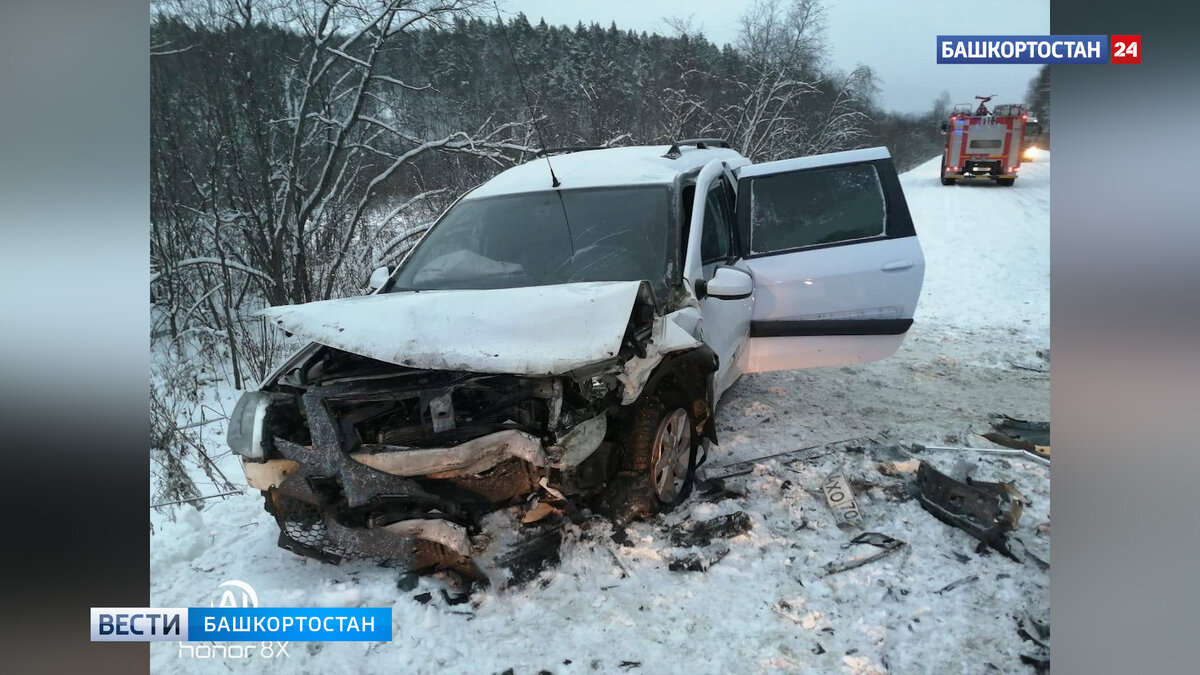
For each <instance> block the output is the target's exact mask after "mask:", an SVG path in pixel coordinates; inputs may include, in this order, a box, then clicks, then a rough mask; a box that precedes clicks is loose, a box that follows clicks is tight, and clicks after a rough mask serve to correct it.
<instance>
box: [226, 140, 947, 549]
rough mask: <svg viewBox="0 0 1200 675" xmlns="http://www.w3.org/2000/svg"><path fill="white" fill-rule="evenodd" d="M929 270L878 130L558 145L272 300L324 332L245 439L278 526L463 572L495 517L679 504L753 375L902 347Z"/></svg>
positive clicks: (258, 398) (305, 325)
mask: <svg viewBox="0 0 1200 675" xmlns="http://www.w3.org/2000/svg"><path fill="white" fill-rule="evenodd" d="M923 275H924V258H923V256H922V253H921V247H920V245H919V243H918V241H917V236H916V232H915V231H914V228H913V222H912V219H911V217H910V215H909V211H908V206H907V205H906V203H905V199H904V194H903V192H902V190H901V187H900V182H899V180H898V178H897V175H896V170H895V168H894V167H893V165H892V161H891V159H890V156H889V155H888V152H887V150H886V149H883V148H873V149H867V150H855V151H850V152H841V153H835V154H829V155H821V156H815V157H803V158H797V159H788V160H782V161H776V162H769V163H764V164H752V163H751V162H750V161H749V160H748V159H746V158H745V157H742V156H741V155H740V154H738V153H737V152H735V151H734V150H732V149H729V148H728V146H727V144H725V143H724V142H722V141H717V140H711V139H702V140H692V141H681V142H679V143H675V144H673V145H671V146H657V147H622V148H609V149H593V150H584V151H570V152H565V153H562V154H551V155H550V156H549V157H548V158H539V159H536V160H534V161H531V162H529V163H527V164H524V165H521V166H517V167H515V168H512V169H509V170H507V171H505V172H503V173H501V174H500V175H498V176H496V177H495V178H493V179H492V180H490V181H488V182H487V183H484V184H483V185H481V186H479V187H478V188H476V189H475V190H473V191H471V192H469V193H468V194H466V195H464V196H463V197H462V198H461V199H459V200H458V202H457V203H455V204H454V205H453V206H452V207H451V208H450V209H448V210H447V211H446V212H445V213H444V214H443V215H442V216H441V218H440V219H439V220H438V222H437V223H436V224H435V225H434V226H433V227H432V228H431V229H430V230H429V231H428V233H427V234H425V235H424V237H423V239H422V240H421V241H420V243H419V244H418V245H417V246H416V247H415V248H414V249H413V251H412V252H411V253H410V254H409V255H408V256H407V258H406V259H405V260H404V261H403V263H402V264H401V265H400V266H399V267H398V268H397V269H395V270H394V271H392V270H388V269H380V270H376V273H375V274H374V275H372V286H373V290H374V292H373V293H372V294H371V295H368V296H365V297H359V298H350V299H343V300H329V301H323V302H313V303H309V304H304V305H294V306H285V307H275V308H272V309H270V310H268V311H267V314H268V316H269V317H270V319H271V321H273V322H274V323H275V324H276V325H277V326H278V327H279V328H281V329H284V330H286V331H289V332H291V333H295V334H298V335H300V336H302V337H305V338H307V339H310V340H312V344H310V345H309V346H308V347H306V348H304V349H303V350H301V351H300V352H299V353H297V354H296V355H295V356H293V357H292V358H291V359H289V360H288V361H287V362H286V363H284V364H283V365H282V366H281V367H280V368H279V369H278V370H277V371H276V372H275V373H274V374H273V375H272V376H271V377H270V378H269V379H268V380H267V381H266V383H265V384H264V386H263V387H262V388H261V390H259V391H253V392H247V393H246V394H245V395H244V396H243V397H242V399H241V400H240V401H239V403H238V406H237V408H236V410H235V411H234V414H233V418H232V422H231V425H230V429H229V435H228V440H229V445H230V448H231V449H232V450H233V451H234V452H236V453H238V454H239V455H241V457H242V459H243V466H244V468H245V473H246V478H247V480H248V481H249V484H250V485H251V486H253V487H255V488H257V489H259V490H261V491H262V492H263V493H264V495H265V496H266V504H267V510H268V511H270V512H271V513H272V514H274V516H275V518H276V519H277V521H278V522H279V525H280V529H281V534H280V545H281V546H283V547H285V548H287V549H289V550H292V551H295V552H297V553H300V554H303V555H308V556H312V557H316V558H319V559H322V560H326V561H329V562H337V561H340V560H342V559H344V558H351V557H369V558H378V559H383V560H390V561H394V562H396V563H398V564H400V565H403V566H405V567H408V568H410V569H413V570H417V571H425V570H430V569H436V568H450V569H457V570H459V571H467V573H469V570H470V569H472V564H473V563H472V560H473V559H475V558H478V557H480V556H481V555H483V553H484V551H485V550H486V549H487V548H488V546H489V543H490V542H492V541H493V540H494V538H495V533H491V534H488V533H487V532H486V531H485V530H486V529H487V528H485V527H483V526H482V524H483V522H484V520H485V519H487V518H489V517H490V516H489V514H494V513H496V512H499V511H503V510H508V511H512V512H514V513H516V514H518V515H519V514H520V513H521V512H522V510H524V511H533V510H536V509H537V508H541V509H545V508H546V506H545V505H547V504H548V505H550V506H556V507H558V508H560V509H564V510H568V511H570V509H571V508H572V505H573V504H586V503H588V501H589V500H594V499H601V498H603V497H605V494H606V491H610V490H611V489H612V486H613V485H614V484H618V483H620V482H621V481H625V483H626V484H634V485H641V486H643V487H642V489H643V491H644V492H646V493H648V494H650V495H652V499H651V502H652V504H653V505H654V506H655V508H670V507H672V506H674V505H676V504H678V503H679V502H680V501H682V500H683V499H685V498H686V497H687V495H688V493H689V491H690V490H691V487H692V483H693V481H694V477H695V474H696V468H697V466H699V465H700V464H702V463H703V462H704V461H705V460H706V459H707V458H708V456H709V454H710V453H711V452H712V451H713V450H714V449H715V447H717V446H718V443H719V439H718V438H717V434H716V429H715V425H714V423H713V414H714V410H715V408H716V405H717V402H718V401H719V400H720V398H721V395H722V393H723V392H724V391H725V390H726V389H728V388H729V386H730V385H732V384H733V383H734V381H735V380H737V378H738V377H739V376H740V375H743V374H745V373H755V372H763V371H771V370H785V369H797V368H811V367H817V366H842V365H847V364H854V363H862V362H866V361H873V360H877V359H882V358H886V357H887V356H889V355H891V354H893V353H894V352H895V351H896V349H897V348H898V347H899V346H900V344H901V342H902V341H903V340H904V336H905V333H906V332H907V330H908V329H909V326H910V325H911V324H912V317H913V312H914V310H915V309H916V304H917V298H918V296H919V295H920V290H921V282H922V278H923ZM797 393H798V394H799V392H797ZM527 520H529V519H528V518H527ZM515 522H520V519H519V518H518V519H516V521H515Z"/></svg>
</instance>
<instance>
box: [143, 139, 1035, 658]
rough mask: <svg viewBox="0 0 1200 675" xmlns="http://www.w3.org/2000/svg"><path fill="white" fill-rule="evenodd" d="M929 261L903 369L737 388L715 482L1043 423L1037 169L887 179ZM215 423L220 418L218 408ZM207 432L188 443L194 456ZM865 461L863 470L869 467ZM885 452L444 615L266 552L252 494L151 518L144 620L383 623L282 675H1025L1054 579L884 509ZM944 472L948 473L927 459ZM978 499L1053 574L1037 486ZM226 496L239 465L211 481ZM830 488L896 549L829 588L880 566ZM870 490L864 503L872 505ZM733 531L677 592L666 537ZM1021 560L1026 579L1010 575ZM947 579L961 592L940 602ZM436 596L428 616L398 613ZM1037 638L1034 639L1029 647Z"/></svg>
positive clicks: (586, 557) (765, 477) (904, 502)
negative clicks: (228, 599) (995, 175)
mask: <svg viewBox="0 0 1200 675" xmlns="http://www.w3.org/2000/svg"><path fill="white" fill-rule="evenodd" d="M902 180H903V183H904V188H905V193H906V195H907V197H908V201H909V206H910V208H911V210H912V213H913V218H914V220H915V222H916V225H917V231H918V234H919V235H920V237H921V242H922V245H923V247H924V250H925V255H926V261H927V268H926V277H925V287H924V291H923V297H922V299H921V305H920V307H919V309H918V313H917V320H916V324H915V325H914V327H913V330H912V331H911V332H910V334H909V337H908V339H907V340H906V342H905V345H904V347H903V348H902V349H901V351H900V352H899V353H898V354H897V355H896V356H894V357H892V358H891V359H888V360H886V361H882V362H879V363H874V364H868V365H865V366H859V367H853V368H840V369H823V370H813V371H803V372H796V373H771V374H764V375H758V376H751V377H746V378H743V380H742V381H741V382H739V383H738V384H737V385H735V386H734V388H733V389H731V390H730V392H729V393H728V394H727V396H726V399H725V401H724V402H723V403H722V408H721V409H720V411H719V412H718V423H719V427H718V432H719V436H720V437H721V439H722V444H721V446H722V447H721V448H720V450H719V451H718V452H717V453H716V454H715V455H714V456H713V458H712V459H711V464H712V465H714V466H716V465H721V464H726V463H729V462H733V461H737V460H742V459H752V458H757V457H761V456H764V455H769V454H772V453H778V452H784V451H787V450H793V449H798V448H801V447H807V446H814V445H819V444H822V443H830V442H834V441H840V440H843V439H848V438H858V439H862V441H860V442H863V443H865V442H866V441H868V440H873V441H876V442H878V443H879V444H881V445H882V446H889V445H891V446H894V445H898V444H909V443H925V444H941V445H974V446H981V447H982V446H988V445H989V444H988V443H987V442H986V441H983V440H982V439H979V438H978V437H975V436H973V435H972V433H971V432H972V431H984V430H985V429H986V428H987V422H988V416H989V414H991V413H1007V414H1009V415H1012V416H1014V417H1021V418H1027V419H1037V420H1045V419H1049V411H1050V407H1049V389H1050V386H1049V374H1048V372H1040V371H1048V370H1049V361H1048V356H1049V353H1048V352H1049V326H1050V323H1049V239H1050V236H1049V235H1050V232H1049V227H1050V162H1049V155H1045V156H1043V157H1042V158H1041V159H1040V161H1038V162H1036V163H1032V164H1026V165H1024V166H1023V167H1022V175H1021V178H1020V179H1018V180H1017V182H1016V185H1015V186H1013V187H1011V188H1002V187H996V186H994V185H992V184H990V183H989V184H979V185H959V186H955V187H943V186H942V185H941V184H940V183H939V181H938V164H937V160H936V159H935V160H931V161H930V162H928V163H926V164H924V165H922V166H920V167H917V168H916V169H914V170H912V171H910V172H908V173H906V174H904V176H903V177H902ZM205 396H206V399H207V400H208V402H209V404H210V405H212V406H214V407H217V408H218V409H220V408H223V409H224V410H232V408H233V403H234V392H232V391H230V390H229V389H227V388H221V387H213V388H212V389H211V390H210V391H208V392H205ZM218 427H222V425H219V424H213V425H208V426H206V427H203V429H204V434H205V440H206V443H207V444H208V447H210V448H214V449H216V448H220V447H221V446H222V444H223V443H222V435H223V431H224V430H223V428H218ZM872 447H874V446H872ZM893 452H894V451H887V450H884V449H881V448H877V449H873V450H871V449H869V450H867V451H865V452H864V451H860V452H834V453H830V454H827V455H825V456H823V457H820V458H818V459H815V460H811V461H803V462H796V463H793V464H787V463H786V460H784V461H780V460H771V461H767V462H763V463H760V464H759V465H757V467H756V468H755V470H754V471H753V473H751V474H750V475H747V476H743V477H739V478H731V479H729V480H728V481H727V484H728V488H729V489H730V490H731V491H733V492H736V493H740V494H741V495H742V496H736V495H729V494H727V495H725V496H724V497H721V498H714V499H711V500H705V499H702V498H698V497H693V498H692V499H691V500H689V501H688V502H687V503H686V504H685V505H684V506H682V507H681V508H679V509H677V510H676V511H675V512H674V513H672V514H670V515H669V516H665V517H660V518H658V519H656V520H653V521H650V522H642V523H637V524H635V525H633V526H632V527H631V528H630V530H629V540H628V542H627V543H626V545H623V546H622V545H618V544H616V543H614V542H613V541H612V540H611V539H610V536H609V535H611V534H612V532H611V529H610V528H611V526H610V525H608V524H607V523H606V522H604V521H602V520H599V519H597V520H596V521H594V522H590V523H588V524H587V526H586V527H582V528H580V527H572V528H570V529H569V531H568V532H567V536H566V538H565V544H564V546H563V550H562V564H561V565H560V566H558V567H557V568H554V569H552V570H549V571H547V572H544V573H543V574H542V575H541V576H540V577H539V578H538V579H537V580H535V581H534V582H533V583H531V584H529V585H528V586H526V587H523V588H521V589H518V590H509V591H494V590H488V591H483V592H479V593H476V594H475V595H474V596H473V597H472V600H471V602H470V603H467V604H460V605H454V606H448V605H447V604H446V603H445V602H444V601H443V600H442V598H441V596H440V594H439V593H438V591H437V588H438V584H437V582H436V581H434V580H430V579H422V580H421V581H420V585H419V587H418V588H416V589H414V590H410V591H401V590H399V589H398V588H397V587H396V581H397V576H398V575H397V572H396V571H395V570H389V569H385V568H380V567H375V566H372V565H369V564H366V563H350V564H343V565H341V566H337V567H334V566H329V565H323V564H320V563H317V562H315V561H312V560H307V559H303V558H300V557H297V556H295V555H293V554H291V553H288V552H286V551H284V550H282V549H279V548H278V547H277V546H276V543H275V542H276V537H277V534H278V531H277V528H276V526H275V523H274V521H273V520H272V519H271V518H270V516H268V515H267V514H266V513H265V512H263V510H262V500H261V498H260V497H259V496H258V495H257V493H251V494H246V495H242V496H237V497H233V498H228V499H223V500H213V501H210V502H209V503H208V504H207V505H206V507H205V508H204V509H203V511H199V512H198V511H196V510H195V509H194V508H192V507H185V508H183V509H182V510H180V511H178V512H177V518H176V520H175V521H174V522H171V521H169V520H167V519H166V518H165V517H164V516H163V515H161V514H157V513H154V514H152V516H151V518H152V523H153V525H154V533H153V534H152V536H151V560H150V564H151V601H152V604H153V605H156V606H164V607H186V606H196V605H207V604H208V602H209V598H210V597H211V593H212V592H213V590H214V589H215V588H216V586H217V585H218V584H220V583H221V582H223V581H225V580H229V579H240V580H243V581H246V582H248V583H249V584H250V585H252V586H253V587H254V588H255V589H256V590H257V592H258V597H259V600H260V602H261V604H263V605H282V606H391V607H393V608H394V611H393V617H394V626H395V640H394V641H393V642H392V643H390V644H370V643H353V642H350V643H325V644H320V643H293V644H292V645H291V646H290V647H289V650H288V651H289V654H290V656H289V657H288V663H287V664H286V667H287V668H288V669H291V670H296V671H303V672H321V673H329V674H335V673H362V672H414V673H416V672H439V673H440V672H464V673H492V672H502V671H504V670H506V669H510V668H511V669H512V671H513V672H514V673H518V674H520V673H537V672H540V671H543V670H545V671H549V672H553V673H579V672H618V673H621V672H640V673H672V672H813V673H825V672H847V673H876V672H896V673H909V672H973V673H974V672H1031V671H1030V669H1029V666H1026V665H1023V664H1022V663H1021V662H1020V655H1021V654H1037V653H1038V651H1037V650H1036V649H1035V647H1034V646H1033V645H1032V643H1029V642H1024V641H1023V640H1022V638H1021V637H1019V636H1018V633H1017V631H1018V628H1019V623H1018V621H1019V620H1022V619H1024V618H1025V617H1032V618H1033V619H1035V620H1038V621H1044V622H1047V623H1048V621H1049V608H1050V593H1049V572H1048V571H1047V570H1045V569H1043V568H1042V567H1041V566H1040V565H1039V564H1037V563H1035V562H1034V561H1033V560H1032V559H1030V558H1027V561H1026V562H1025V563H1017V562H1013V561H1011V560H1009V559H1007V558H1004V557H1002V556H1000V555H998V554H995V553H990V554H979V553H977V552H976V543H977V542H976V541H975V540H974V539H972V538H970V537H969V536H968V535H967V534H965V533H963V532H961V531H959V530H956V529H953V528H951V527H949V526H946V525H944V524H942V523H941V522H939V521H937V520H935V519H934V518H933V517H932V516H930V515H929V514H928V513H926V512H925V511H924V510H922V509H921V507H920V506H919V505H918V504H917V502H916V501H915V500H913V499H910V498H905V497H904V496H903V495H901V494H899V492H898V491H897V490H896V489H895V488H897V486H899V485H900V484H901V483H903V482H905V481H911V479H912V477H911V476H900V477H889V476H885V475H883V474H881V473H880V472H879V471H878V470H877V467H878V465H879V464H880V463H881V462H883V461H887V460H891V459H895V458H896V457H895V456H894V454H893ZM922 457H923V458H924V459H928V460H929V461H931V462H933V463H934V464H936V465H937V466H939V467H940V468H942V469H943V470H946V471H949V470H950V469H951V468H952V467H954V465H955V457H954V455H952V454H950V453H936V454H935V453H925V454H924V455H922ZM969 459H970V460H971V461H972V462H974V463H975V464H977V465H978V470H977V472H976V473H975V475H976V477H978V478H980V479H981V480H1007V481H1012V482H1013V483H1014V484H1015V485H1016V487H1017V488H1018V490H1020V491H1021V493H1022V494H1024V495H1025V496H1026V497H1027V498H1028V499H1029V500H1030V502H1031V504H1030V506H1028V507H1026V509H1025V513H1024V515H1023V517H1022V520H1021V523H1020V527H1019V528H1018V530H1017V531H1016V533H1015V538H1016V539H1018V540H1020V542H1021V543H1022V545H1017V546H1015V547H1014V548H1015V550H1016V551H1017V552H1018V555H1021V554H1022V553H1023V552H1024V551H1025V550H1027V551H1029V552H1032V553H1034V554H1036V556H1037V557H1038V558H1040V559H1042V560H1046V561H1048V560H1049V548H1050V543H1049V528H1048V525H1047V526H1046V527H1043V528H1038V526H1039V525H1043V524H1047V523H1048V521H1049V517H1050V480H1049V468H1048V467H1042V466H1040V465H1037V464H1033V463H1030V462H1026V461H1022V460H1016V459H1008V458H999V457H995V456H987V455H978V454H972V455H971V456H970V457H969ZM221 463H222V467H223V468H224V470H225V471H226V473H227V474H229V475H230V476H231V477H232V476H237V477H240V476H241V471H240V468H239V467H238V466H237V462H236V460H235V459H234V458H233V457H231V456H229V455H225V456H223V457H222V458H221ZM839 467H840V468H842V469H843V471H844V472H845V473H846V475H847V476H848V477H850V479H851V480H852V481H854V482H855V483H856V484H857V485H858V486H859V488H860V490H859V495H858V498H859V500H860V504H861V506H862V509H863V512H864V528H863V529H864V530H867V531H874V532H881V533H883V534H886V535H889V536H892V537H895V538H897V539H900V540H903V541H904V542H906V543H907V545H906V546H905V547H904V548H902V549H900V550H898V551H897V552H895V553H893V554H891V555H889V556H888V557H885V558H883V559H881V560H879V561H876V562H872V563H870V564H866V565H863V566H861V567H858V568H856V569H852V570H849V571H845V572H841V573H839V574H834V575H831V576H824V574H823V570H822V568H823V566H824V565H825V564H826V563H829V562H832V561H839V560H845V559H847V558H849V557H853V556H861V555H866V554H870V553H873V552H875V551H876V550H877V549H874V548H873V547H870V546H852V547H849V548H843V546H844V545H846V544H847V543H848V542H849V540H850V539H851V538H852V537H853V536H854V534H855V532H853V531H843V530H841V529H838V527H837V526H836V525H835V523H834V520H833V516H832V514H831V513H830V511H829V509H828V508H827V506H826V504H825V501H824V499H823V498H822V497H821V495H820V489H819V486H820V483H821V481H822V479H823V477H824V476H826V475H827V474H828V473H830V472H831V471H833V470H834V469H837V468H839ZM867 484H873V487H869V488H868V487H867ZM735 511H745V512H747V513H748V514H750V517H751V519H752V522H753V528H752V529H751V530H750V531H749V532H748V533H746V534H743V535H740V536H738V537H735V538H733V539H731V540H728V541H727V542H726V544H727V545H728V546H729V548H730V552H729V554H728V555H727V556H726V557H725V558H724V559H722V560H721V561H719V562H717V563H716V564H715V565H714V566H712V567H711V568H710V569H709V570H708V571H707V572H703V573H700V572H672V571H669V570H668V569H667V565H668V562H669V560H670V558H671V557H673V556H675V555H678V554H680V553H682V552H683V551H682V550H681V549H677V548H674V547H672V545H671V544H670V541H669V540H668V538H667V533H668V529H669V527H670V526H671V525H674V524H677V523H679V522H682V521H683V520H686V519H706V518H710V517H713V516H716V515H721V514H728V513H733V512H735ZM1022 557H1024V556H1022ZM960 579H969V581H966V582H964V583H963V584H961V585H959V586H957V587H955V588H953V589H951V590H945V591H942V592H939V591H941V589H943V588H944V587H946V586H947V585H948V584H950V583H951V582H954V581H958V580H960ZM426 591H431V592H432V594H433V599H432V601H430V602H428V603H427V604H422V603H420V602H418V601H417V600H415V599H414V597H413V596H415V595H418V594H420V593H423V592H426ZM1030 632H1031V633H1032V632H1033V631H1032V630H1030ZM268 664H269V662H268V661H265V660H262V659H245V660H238V659H216V660H209V661H200V660H194V659H189V658H184V657H181V656H180V655H179V648H178V645H176V644H174V643H155V644H152V645H151V666H152V668H153V669H154V670H155V671H202V672H209V671H212V672H229V671H237V670H249V671H252V672H254V671H266V670H279V669H280V668H281V667H283V666H284V664H280V663H275V664H274V665H268Z"/></svg>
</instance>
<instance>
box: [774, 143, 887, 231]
mask: <svg viewBox="0 0 1200 675" xmlns="http://www.w3.org/2000/svg"><path fill="white" fill-rule="evenodd" d="M750 190H751V192H750V196H751V199H750V251H751V253H771V252H774V251H782V250H788V249H797V248H804V247H807V246H819V245H826V244H835V243H838V242H844V241H853V240H858V239H867V238H870V237H879V236H883V235H884V234H885V228H886V222H887V208H886V205H885V202H884V196H883V186H882V185H881V184H880V181H879V174H878V172H877V171H876V170H875V167H874V166H873V165H871V164H847V165H842V166H831V167H825V168H819V169H808V170H804V171H796V172H792V173H784V174H776V175H767V176H761V177H757V178H754V179H753V180H752V181H751V183H750Z"/></svg>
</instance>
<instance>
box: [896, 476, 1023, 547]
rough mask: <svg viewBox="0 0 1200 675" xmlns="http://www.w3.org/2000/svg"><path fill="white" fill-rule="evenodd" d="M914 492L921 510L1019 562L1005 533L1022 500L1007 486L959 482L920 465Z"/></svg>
mask: <svg viewBox="0 0 1200 675" xmlns="http://www.w3.org/2000/svg"><path fill="white" fill-rule="evenodd" d="M917 490H918V491H917V499H918V500H919V501H920V502H921V506H923V507H924V508H925V510H926V511H928V512H930V513H931V514H933V515H934V516H935V517H936V518H937V519H938V520H940V521H942V522H944V523H946V524H947V525H952V526H954V527H957V528H959V529H961V530H963V531H964V532H966V533H967V534H970V535H971V536H972V537H975V538H976V539H978V540H980V541H982V542H984V543H985V544H987V545H988V546H991V547H992V548H994V549H995V550H997V551H999V552H1000V553H1003V554H1004V555H1005V556H1007V557H1009V558H1011V559H1013V560H1016V561H1018V562H1020V560H1019V559H1018V558H1017V557H1016V555H1014V554H1013V553H1012V551H1010V550H1009V548H1008V532H1009V531H1010V530H1012V529H1013V528H1015V527H1016V526H1017V521H1018V520H1019V519H1020V518H1021V512H1022V510H1023V509H1024V505H1025V504H1026V500H1025V497H1023V496H1022V495H1021V493H1019V492H1017V489H1016V488H1014V487H1013V486H1012V485H1011V484H1009V483H988V482H984V481H977V480H972V479H971V477H970V476H967V477H966V481H965V482H959V481H957V480H954V479H953V478H951V477H950V476H947V475H946V474H944V473H941V472H940V471H938V470H937V469H935V468H933V467H932V466H930V465H929V464H928V463H927V462H921V465H920V466H919V467H918V468H917Z"/></svg>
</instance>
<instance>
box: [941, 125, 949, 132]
mask: <svg viewBox="0 0 1200 675" xmlns="http://www.w3.org/2000/svg"><path fill="white" fill-rule="evenodd" d="M948 128H949V125H947V124H946V123H945V122H942V133H943V134H944V133H946V130H947V129H948Z"/></svg>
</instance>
